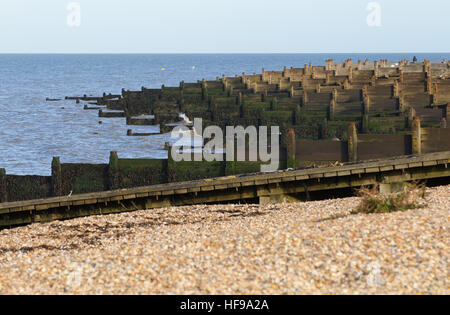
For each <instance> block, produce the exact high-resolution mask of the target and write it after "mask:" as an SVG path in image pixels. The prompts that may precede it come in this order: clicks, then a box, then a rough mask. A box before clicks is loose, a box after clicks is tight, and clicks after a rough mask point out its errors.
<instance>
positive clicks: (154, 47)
mask: <svg viewBox="0 0 450 315" xmlns="http://www.w3.org/2000/svg"><path fill="white" fill-rule="evenodd" d="M71 3H72V4H71ZM370 3H371V4H370ZM69 4H71V5H69ZM77 8H79V10H78V9H77ZM78 12H79V14H78ZM449 12H450V1H448V0H427V1H425V0H378V1H371V0H314V1H301V0H162V1H157V0H1V1H0V53H319V52H320V53H338V52H340V53H377V52H382V53H389V52H390V53H394V52H402V53H404V52H450V40H448V38H449V34H450V23H449V22H448V14H449ZM78 17H79V18H78ZM68 18H69V23H68ZM368 20H369V21H368ZM78 22H79V23H78ZM78 24H79V25H78Z"/></svg>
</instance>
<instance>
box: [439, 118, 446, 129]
mask: <svg viewBox="0 0 450 315" xmlns="http://www.w3.org/2000/svg"><path fill="white" fill-rule="evenodd" d="M440 127H441V128H447V119H445V117H442V119H441V124H440Z"/></svg>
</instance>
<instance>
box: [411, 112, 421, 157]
mask: <svg viewBox="0 0 450 315" xmlns="http://www.w3.org/2000/svg"><path fill="white" fill-rule="evenodd" d="M411 132H412V138H411V140H412V141H411V143H412V150H411V151H412V154H416V155H420V154H422V128H421V127H420V119H419V118H418V117H415V118H414V120H413V122H412V126H411Z"/></svg>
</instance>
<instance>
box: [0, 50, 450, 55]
mask: <svg viewBox="0 0 450 315" xmlns="http://www.w3.org/2000/svg"><path fill="white" fill-rule="evenodd" d="M325 54H335V55H345V54H372V55H375V54H450V51H449V52H444V51H438V52H420V51H410V52H405V51H403V52H388V51H385V52H186V53H182V52H0V55H325Z"/></svg>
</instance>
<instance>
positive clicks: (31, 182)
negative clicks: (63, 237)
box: [0, 59, 450, 202]
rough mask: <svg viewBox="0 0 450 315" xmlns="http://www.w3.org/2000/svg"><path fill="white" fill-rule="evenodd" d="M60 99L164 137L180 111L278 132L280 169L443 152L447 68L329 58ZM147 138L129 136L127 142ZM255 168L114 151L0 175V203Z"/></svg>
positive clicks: (449, 101)
mask: <svg viewBox="0 0 450 315" xmlns="http://www.w3.org/2000/svg"><path fill="white" fill-rule="evenodd" d="M66 99H72V100H76V101H77V102H80V101H83V102H89V104H97V105H98V106H102V109H100V110H99V116H100V117H103V118H105V119H107V118H109V117H119V118H123V120H124V124H127V125H160V132H161V133H166V132H169V131H170V130H171V129H172V128H173V123H175V122H179V119H180V118H179V116H180V113H184V114H185V117H187V118H188V119H187V120H189V119H191V120H193V119H194V118H202V119H203V125H204V127H205V128H206V127H207V126H211V125H217V126H219V127H222V128H223V129H225V128H224V127H225V126H237V125H240V126H244V127H247V126H256V127H259V126H267V127H271V126H279V127H280V130H281V138H280V145H281V146H280V164H279V169H280V170H283V169H288V168H292V169H297V168H304V167H317V166H326V165H331V164H333V165H338V164H339V163H345V162H356V161H364V160H371V159H384V158H389V157H395V156H404V155H409V154H414V155H418V156H420V155H421V154H428V153H433V152H441V151H448V150H450V128H448V123H447V121H448V119H450V64H449V63H448V62H441V63H436V62H435V63H432V62H430V61H427V60H425V61H424V62H415V63H410V62H409V61H407V60H402V61H399V62H389V61H387V60H381V61H375V62H369V61H368V60H366V61H364V62H361V61H358V62H353V60H351V59H348V60H346V61H345V62H342V63H338V62H334V61H333V60H327V61H326V62H325V65H324V66H315V65H314V66H313V65H312V64H309V65H305V66H304V67H301V68H293V67H291V68H288V67H284V69H283V71H266V70H265V69H263V70H262V72H261V73H260V74H252V75H250V74H245V73H242V75H240V76H234V77H226V76H225V75H223V76H222V77H217V78H216V79H215V80H205V79H202V80H199V81H197V82H196V83H185V82H184V81H182V82H180V84H179V86H178V87H166V86H164V85H163V86H161V88H159V89H148V88H145V87H142V88H141V90H139V91H128V90H125V89H123V90H122V92H121V94H115V95H113V94H106V93H103V96H98V97H97V96H87V95H84V96H74V97H66ZM90 108H91V107H87V109H90ZM185 123H186V124H188V122H187V121H185ZM150 134H151V133H150V132H148V133H146V132H144V131H142V130H141V128H140V129H139V132H136V133H134V132H133V131H132V129H129V128H128V130H127V135H129V136H150ZM161 149H162V148H161ZM169 149H170V148H169ZM261 164H262V162H260V161H253V162H251V161H245V162H222V161H213V162H207V161H196V162H187V161H185V162H174V161H173V160H171V157H170V155H169V158H168V159H163V160H154V159H119V158H118V157H117V154H115V153H111V158H110V161H109V163H108V164H64V163H61V162H60V161H59V158H54V160H53V163H52V175H51V176H17V175H12V174H7V172H6V171H7V170H1V171H0V201H1V202H6V201H9V202H11V201H20V200H26V199H36V198H47V197H54V196H63V195H68V194H70V193H72V194H81V193H92V192H98V191H104V190H110V189H118V188H131V187H138V186H146V185H154V184H165V183H173V182H178V181H188V180H199V179H203V178H212V177H218V176H226V175H236V174H245V173H252V172H257V171H259V170H260V166H261Z"/></svg>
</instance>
